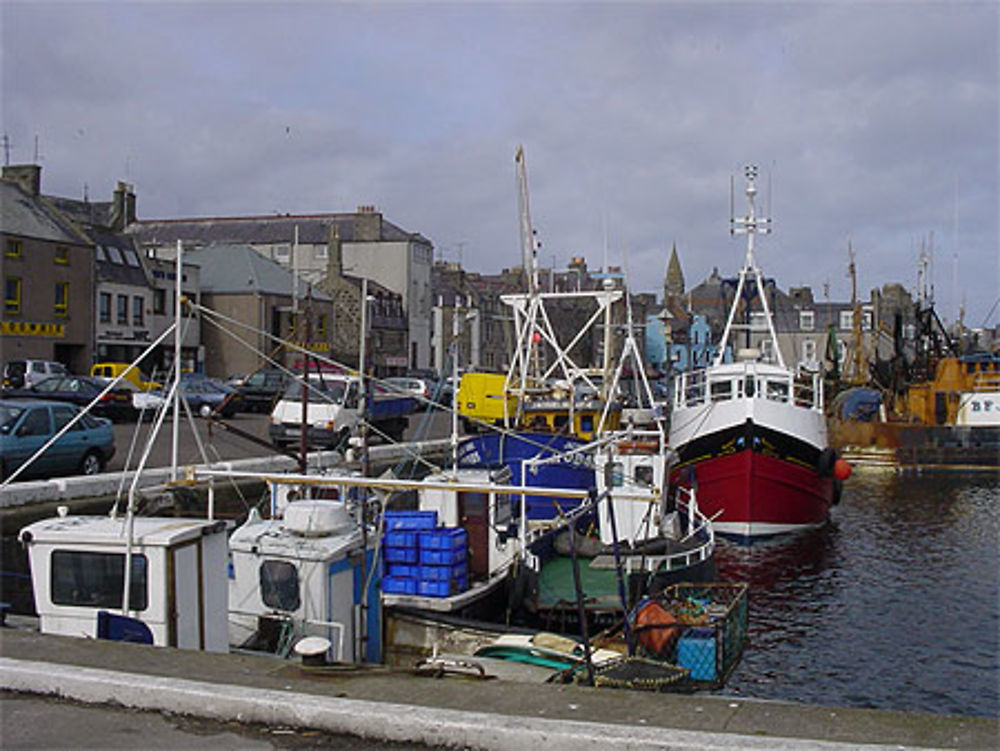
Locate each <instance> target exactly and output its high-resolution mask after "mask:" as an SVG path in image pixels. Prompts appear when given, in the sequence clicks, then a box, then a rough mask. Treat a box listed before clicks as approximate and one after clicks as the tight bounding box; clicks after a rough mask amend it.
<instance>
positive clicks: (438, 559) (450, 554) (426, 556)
mask: <svg viewBox="0 0 1000 751" xmlns="http://www.w3.org/2000/svg"><path fill="white" fill-rule="evenodd" d="M465 555H466V549H465V548H453V549H451V550H433V549H432V550H425V549H423V548H421V549H420V563H421V564H422V565H426V566H453V565H454V564H456V563H465Z"/></svg>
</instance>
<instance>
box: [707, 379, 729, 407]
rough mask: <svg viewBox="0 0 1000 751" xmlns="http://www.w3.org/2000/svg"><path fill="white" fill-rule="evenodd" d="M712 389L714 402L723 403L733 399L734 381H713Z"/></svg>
mask: <svg viewBox="0 0 1000 751" xmlns="http://www.w3.org/2000/svg"><path fill="white" fill-rule="evenodd" d="M710 388H711V393H712V401H713V402H721V401H724V400H726V399H732V398H733V382H732V381H713V382H712V385H711V387H710Z"/></svg>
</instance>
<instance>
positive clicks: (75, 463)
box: [0, 399, 115, 479]
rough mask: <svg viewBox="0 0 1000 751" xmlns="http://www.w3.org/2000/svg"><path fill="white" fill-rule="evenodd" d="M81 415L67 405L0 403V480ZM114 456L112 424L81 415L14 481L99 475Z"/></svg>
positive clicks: (34, 401) (28, 401) (37, 401)
mask: <svg viewBox="0 0 1000 751" xmlns="http://www.w3.org/2000/svg"><path fill="white" fill-rule="evenodd" d="M79 414H80V408H79V407H77V406H76V405H75V404H67V403H65V402H53V401H46V400H40V399H0V479H6V478H8V477H10V475H11V474H13V473H14V472H15V471H16V470H17V469H18V468H19V467H21V465H23V464H25V463H26V462H27V461H28V460H29V459H31V457H32V456H34V454H35V453H36V452H37V451H38V450H39V449H40V448H42V446H44V445H45V444H46V442H48V441H49V439H50V438H52V436H54V435H55V434H56V433H57V432H58V431H60V430H62V428H64V427H65V426H66V425H67V424H68V423H69V422H71V421H72V420H73V419H74V418H75V417H77V416H78V415H79ZM114 453H115V437H114V433H113V432H112V429H111V421H110V420H108V419H107V418H104V417H95V416H93V415H90V414H85V415H82V416H80V419H79V420H78V421H77V422H76V423H75V424H74V425H73V427H71V428H70V429H69V430H68V431H67V432H66V433H64V434H63V435H62V436H61V437H60V438H59V440H57V441H56V442H55V443H53V444H52V445H51V446H49V448H47V449H46V450H45V452H44V453H43V454H42V455H41V456H39V457H38V458H37V459H35V460H34V461H33V462H31V464H29V465H28V466H27V467H26V468H25V470H24V472H23V473H22V474H20V475H18V479H22V478H23V479H29V478H31V477H52V476H54V475H72V474H82V475H94V474H98V473H99V472H102V471H104V468H105V466H107V463H108V461H109V460H110V459H111V457H112V456H114Z"/></svg>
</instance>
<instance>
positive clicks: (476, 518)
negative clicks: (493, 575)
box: [458, 492, 490, 579]
mask: <svg viewBox="0 0 1000 751" xmlns="http://www.w3.org/2000/svg"><path fill="white" fill-rule="evenodd" d="M488 500H489V496H488V495H487V494H486V493H480V492H460V493H459V494H458V523H459V524H460V525H461V526H462V527H463V528H464V529H465V531H466V534H468V536H469V553H468V556H469V557H468V561H469V576H470V577H473V578H480V579H481V578H485V577H486V576H488V575H489V573H490V548H489V504H488Z"/></svg>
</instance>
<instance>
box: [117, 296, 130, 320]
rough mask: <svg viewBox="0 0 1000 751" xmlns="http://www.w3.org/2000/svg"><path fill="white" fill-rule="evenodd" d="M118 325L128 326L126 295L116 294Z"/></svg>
mask: <svg viewBox="0 0 1000 751" xmlns="http://www.w3.org/2000/svg"><path fill="white" fill-rule="evenodd" d="M116 321H117V322H118V325H119V326H128V295H118V317H117V318H116Z"/></svg>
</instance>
